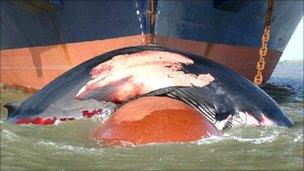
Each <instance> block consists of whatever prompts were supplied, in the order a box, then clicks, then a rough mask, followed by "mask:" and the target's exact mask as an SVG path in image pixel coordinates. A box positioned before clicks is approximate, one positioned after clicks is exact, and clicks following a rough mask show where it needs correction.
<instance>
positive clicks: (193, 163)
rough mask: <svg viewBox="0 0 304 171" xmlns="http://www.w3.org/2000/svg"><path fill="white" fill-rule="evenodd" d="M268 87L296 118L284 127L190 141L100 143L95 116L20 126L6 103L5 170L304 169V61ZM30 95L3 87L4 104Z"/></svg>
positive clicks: (278, 73)
mask: <svg viewBox="0 0 304 171" xmlns="http://www.w3.org/2000/svg"><path fill="white" fill-rule="evenodd" d="M263 89H264V90H265V91H266V92H267V93H269V94H270V95H271V96H272V97H273V98H274V99H275V100H276V101H277V102H278V103H279V104H280V105H281V106H282V108H283V109H284V110H285V111H286V112H287V114H288V115H289V117H290V118H291V119H292V120H293V121H294V122H295V126H294V127H292V128H285V127H256V128H253V127H245V126H243V127H235V128H233V129H231V130H229V131H228V132H227V133H226V134H225V135H224V136H222V137H211V138H207V139H203V140H200V141H198V142H193V143H185V144H150V145H143V146H138V147H129V148H122V147H120V148H101V147H98V146H97V145H96V143H95V142H93V141H92V140H91V137H90V133H91V131H92V130H93V128H94V127H96V126H97V123H95V122H94V121H91V120H79V121H71V122H66V123H64V124H59V125H57V126H34V125H31V126H28V125H24V126H16V125H10V124H7V123H5V122H4V118H5V116H6V110H5V109H4V108H1V118H2V119H1V123H0V124H1V146H0V147H1V170H50V169H51V170H100V169H128V170H133V169H164V170H168V169H171V170H172V169H178V170H190V169H191V170H194V169H199V170H211V169H212V170H222V169H226V170H236V169H238V170H248V169H252V170H258V169H263V170H265V169H266V170H290V169H293V170H303V160H304V155H303V123H304V122H303V118H304V111H303V105H304V101H303V63H281V64H279V65H278V66H277V68H276V70H275V72H274V74H273V76H272V77H271V79H270V80H269V82H268V84H267V85H265V86H264V87H263ZM30 95H31V94H26V93H23V92H21V91H18V90H12V89H7V88H5V87H3V86H1V105H3V104H5V103H7V102H12V101H22V100H24V99H26V98H27V97H29V96H30Z"/></svg>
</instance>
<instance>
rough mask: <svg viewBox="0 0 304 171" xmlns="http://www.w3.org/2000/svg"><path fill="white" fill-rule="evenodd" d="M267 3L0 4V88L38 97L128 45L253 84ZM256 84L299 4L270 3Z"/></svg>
mask: <svg viewBox="0 0 304 171" xmlns="http://www.w3.org/2000/svg"><path fill="white" fill-rule="evenodd" d="M268 7H269V1H249V0H199V1H198V0H180V1H171V0H99V1H97V0H95V1H85V0H77V1H72V0H33V1H31V0H18V1H15V0H11V1H1V51H0V53H1V84H4V85H6V86H9V87H15V88H19V89H22V90H24V91H37V90H39V89H41V88H42V87H43V86H45V85H46V84H48V83H49V82H50V81H52V80H54V79H55V78H56V77H58V76H59V75H61V74H62V73H64V72H66V71H67V70H69V69H70V68H72V67H74V66H76V65H78V64H80V63H82V62H84V61H86V60H88V59H91V58H93V57H96V56H98V55H100V54H103V53H106V52H109V51H112V50H115V49H119V48H124V47H130V46H140V45H143V46H162V47H168V48H173V49H179V50H183V51H187V52H191V53H194V54H198V55H200V56H204V57H206V58H209V59H211V60H214V61H216V62H218V63H221V64H223V65H226V66H228V67H230V68H232V69H233V70H235V71H236V72H238V73H239V74H241V75H243V76H244V77H246V78H247V79H249V80H251V81H253V79H254V77H255V75H256V73H257V67H256V65H257V61H258V60H259V58H260V55H259V50H260V47H261V37H262V35H263V32H264V28H265V18H266V14H267V10H268ZM272 10H273V11H272V16H271V32H270V39H269V42H268V51H267V56H266V57H265V63H266V65H265V69H264V70H263V71H262V74H263V77H264V79H263V83H265V82H266V81H267V80H268V79H269V78H270V76H271V74H272V72H273V70H274V68H275V66H276V65H277V63H278V61H279V59H280V57H281V55H282V52H283V51H284V48H285V47H286V45H287V43H288V41H289V39H290V38H291V36H292V34H293V32H294V30H295V28H296V26H297V24H298V23H299V21H300V20H301V18H302V17H303V2H302V1H284V0H275V1H273V9H272Z"/></svg>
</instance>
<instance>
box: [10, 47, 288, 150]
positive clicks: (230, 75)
mask: <svg viewBox="0 0 304 171" xmlns="http://www.w3.org/2000/svg"><path fill="white" fill-rule="evenodd" d="M5 106H6V107H7V109H8V112H9V114H8V117H7V121H8V122H10V123H15V124H54V123H58V122H63V121H67V120H74V119H81V118H83V117H86V118H91V117H99V116H101V117H104V118H103V119H104V120H106V121H105V122H103V123H102V124H101V126H100V127H99V128H97V129H96V131H95V133H94V137H95V139H96V140H108V141H111V140H115V141H116V140H123V141H132V142H134V143H135V144H142V143H150V142H185V141H187V142H188V141H193V140H197V139H200V138H202V137H206V136H210V135H219V134H220V131H221V130H225V129H227V128H229V127H232V126H234V125H240V124H248V125H262V126H263V125H273V124H275V125H279V126H287V127H290V126H292V125H293V122H292V121H291V120H290V119H289V118H288V117H287V116H286V114H285V113H284V111H283V110H282V109H281V108H280V106H279V105H278V104H277V103H276V102H275V101H274V100H273V99H272V98H271V97H270V96H269V95H267V94H266V93H265V92H264V91H263V90H261V89H260V88H259V87H258V86H256V85H254V84H252V83H251V82H250V81H248V80H247V79H245V78H244V77H242V76H240V75H239V74H237V73H236V72H234V71H232V70H231V69H229V68H227V67H225V66H223V65H220V64H217V63H215V62H214V61H211V60H209V59H206V58H203V57H201V56H198V55H194V54H190V53H186V52H181V51H178V50H174V49H168V48H163V47H157V46H138V47H129V48H124V49H119V50H115V51H112V52H109V53H106V54H103V55H100V56H98V57H95V58H93V59H90V60H88V61H86V62H84V63H82V64H80V65H78V66H76V67H74V68H73V69H71V70H69V71H68V72H66V73H64V74H63V75H61V76H59V77H58V78H57V79H55V80H54V81H52V82H51V83H49V84H48V85H46V86H45V87H44V88H43V89H41V90H40V91H38V92H37V93H36V94H35V95H33V96H32V97H30V98H29V99H27V100H26V101H24V102H23V103H21V104H18V103H9V104H7V105H5ZM148 109H149V110H148ZM198 114H199V115H198ZM107 118H108V119H107ZM163 118H166V119H163ZM181 118H183V119H181ZM189 118H192V119H190V120H189ZM147 119H148V120H147ZM168 120H169V122H168ZM198 120H199V121H200V122H196V121H198ZM171 121H172V122H171ZM143 123H146V124H143ZM147 123H150V124H152V126H151V125H150V126H147V125H148V124H147ZM189 123H191V124H189ZM176 124H177V125H176ZM105 125H106V126H105ZM160 125H162V126H160ZM185 125H186V126H185ZM199 125H204V126H199ZM197 126H198V127H197ZM173 127H174V128H173ZM118 128H119V129H118ZM156 128H158V129H159V130H160V131H156V132H155V131H154V132H153V130H154V129H156ZM118 130H119V131H118ZM185 130H187V131H185ZM206 130H207V131H206ZM151 131H152V132H151ZM195 131H198V132H195ZM132 132H133V133H132ZM138 132H141V133H138ZM135 134H136V136H135ZM137 134H138V135H137ZM152 134H153V136H151V135H152ZM130 137H131V138H130ZM147 137H148V138H147Z"/></svg>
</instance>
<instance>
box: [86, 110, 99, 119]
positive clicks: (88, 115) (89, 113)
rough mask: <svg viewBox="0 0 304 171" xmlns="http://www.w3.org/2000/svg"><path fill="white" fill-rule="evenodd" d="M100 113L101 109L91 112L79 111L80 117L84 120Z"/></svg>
mask: <svg viewBox="0 0 304 171" xmlns="http://www.w3.org/2000/svg"><path fill="white" fill-rule="evenodd" d="M101 112H102V109H98V110H93V111H88V110H83V111H81V113H82V116H83V117H86V118H92V117H93V116H95V115H98V114H101Z"/></svg>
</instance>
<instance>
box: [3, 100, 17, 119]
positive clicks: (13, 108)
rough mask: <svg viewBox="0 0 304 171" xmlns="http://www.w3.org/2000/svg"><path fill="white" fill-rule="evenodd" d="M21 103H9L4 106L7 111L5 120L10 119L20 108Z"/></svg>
mask: <svg viewBox="0 0 304 171" xmlns="http://www.w3.org/2000/svg"><path fill="white" fill-rule="evenodd" d="M20 106H21V102H11V103H7V104H5V105H4V107H5V108H6V109H7V111H8V115H7V118H10V117H12V116H13V115H14V114H15V113H16V112H17V111H18V110H19V108H20Z"/></svg>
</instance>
